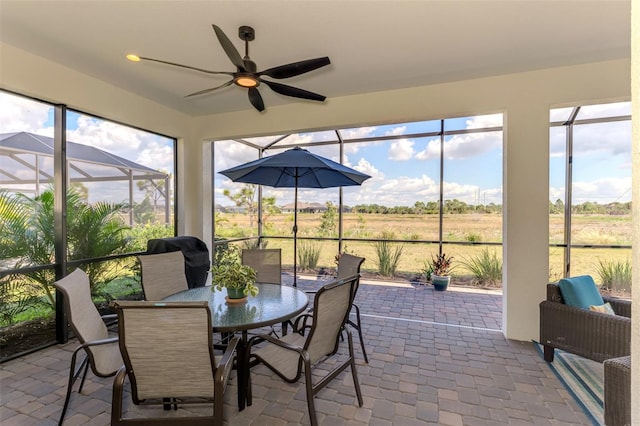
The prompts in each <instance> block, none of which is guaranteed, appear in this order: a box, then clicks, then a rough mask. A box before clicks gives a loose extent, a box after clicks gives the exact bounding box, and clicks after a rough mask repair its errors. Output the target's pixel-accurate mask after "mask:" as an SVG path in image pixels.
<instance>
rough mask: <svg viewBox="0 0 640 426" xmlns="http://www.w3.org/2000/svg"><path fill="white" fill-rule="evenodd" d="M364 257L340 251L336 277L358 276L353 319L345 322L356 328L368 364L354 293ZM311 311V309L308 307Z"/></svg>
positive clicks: (357, 282) (310, 292)
mask: <svg viewBox="0 0 640 426" xmlns="http://www.w3.org/2000/svg"><path fill="white" fill-rule="evenodd" d="M365 260H366V259H365V258H364V257H358V256H354V255H352V254H348V253H342V254H341V255H340V260H339V261H338V272H337V278H339V279H340V278H342V279H344V278H348V277H351V276H353V275H357V276H358V280H357V281H356V283H355V285H354V286H353V294H352V295H351V296H352V298H353V306H352V310H353V311H354V313H355V320H352V319H351V317H350V316H348V317H347V324H349V325H350V326H351V327H353V328H354V329H356V331H357V332H358V337H359V339H360V347H361V348H362V355H363V357H364V361H365V362H366V363H367V364H368V363H369V357H368V356H367V350H366V349H365V347H364V337H363V336H362V323H361V322H360V307H359V306H358V305H357V304H356V303H355V299H356V295H357V293H358V288H359V287H360V267H361V266H362V264H363V263H364V261H365ZM306 293H308V294H315V293H316V292H313V291H308V292H306ZM310 311H311V309H310ZM311 320H312V319H311V318H306V319H305V323H304V324H303V325H302V326H301V329H302V330H300V331H302V332H304V329H305V328H308V327H309V326H310V325H311ZM299 327H300V326H299Z"/></svg>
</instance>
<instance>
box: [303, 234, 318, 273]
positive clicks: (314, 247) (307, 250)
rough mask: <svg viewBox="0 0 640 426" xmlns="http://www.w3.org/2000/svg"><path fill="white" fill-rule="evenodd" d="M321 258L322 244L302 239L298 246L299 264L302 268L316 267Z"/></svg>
mask: <svg viewBox="0 0 640 426" xmlns="http://www.w3.org/2000/svg"><path fill="white" fill-rule="evenodd" d="M318 259H320V244H318V243H315V242H310V241H301V242H300V245H299V246H298V264H299V266H300V269H302V270H309V269H315V268H316V266H318Z"/></svg>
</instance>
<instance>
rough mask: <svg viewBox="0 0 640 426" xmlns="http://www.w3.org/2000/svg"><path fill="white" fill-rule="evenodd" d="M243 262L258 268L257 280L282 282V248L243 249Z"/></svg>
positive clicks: (261, 281) (274, 282) (273, 282)
mask: <svg viewBox="0 0 640 426" xmlns="http://www.w3.org/2000/svg"><path fill="white" fill-rule="evenodd" d="M242 264H243V265H248V266H251V267H252V268H253V269H255V270H256V282H259V283H270V284H282V261H281V250H280V249H243V250H242Z"/></svg>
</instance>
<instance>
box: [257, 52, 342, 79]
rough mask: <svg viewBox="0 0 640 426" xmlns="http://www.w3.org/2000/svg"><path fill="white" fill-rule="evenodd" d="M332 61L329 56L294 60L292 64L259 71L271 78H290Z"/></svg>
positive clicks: (260, 73)
mask: <svg viewBox="0 0 640 426" xmlns="http://www.w3.org/2000/svg"><path fill="white" fill-rule="evenodd" d="M330 63H331V61H330V60H329V58H328V57H327V56H325V57H323V58H315V59H307V60H306V61H300V62H293V63H291V64H287V65H281V66H279V67H273V68H269V69H268V70H264V71H261V72H259V73H258V75H266V76H269V77H271V78H278V79H280V78H289V77H294V76H296V75H300V74H304V73H306V72H309V71H313V70H316V69H318V68H322V67H324V66H326V65H329V64H330Z"/></svg>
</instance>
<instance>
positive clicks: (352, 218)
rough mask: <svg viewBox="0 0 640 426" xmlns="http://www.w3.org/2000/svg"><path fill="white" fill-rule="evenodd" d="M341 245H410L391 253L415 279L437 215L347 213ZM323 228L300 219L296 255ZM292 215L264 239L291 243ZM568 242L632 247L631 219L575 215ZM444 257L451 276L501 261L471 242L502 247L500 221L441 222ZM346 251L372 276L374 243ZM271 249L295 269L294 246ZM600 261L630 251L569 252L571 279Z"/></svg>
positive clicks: (231, 224)
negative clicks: (487, 259) (485, 257)
mask: <svg viewBox="0 0 640 426" xmlns="http://www.w3.org/2000/svg"><path fill="white" fill-rule="evenodd" d="M222 218H223V221H222V222H220V223H219V224H218V225H217V227H216V236H217V237H227V238H232V237H241V236H251V235H256V234H257V228H256V231H254V233H253V234H252V233H251V232H250V231H249V229H250V228H249V221H248V217H247V216H246V215H244V214H222ZM343 220H344V230H343V232H344V234H343V235H344V238H345V239H350V238H353V239H376V238H380V237H381V235H382V234H383V232H384V233H388V234H391V235H393V237H392V238H393V239H398V240H407V241H408V242H404V243H397V244H393V246H392V247H402V256H401V259H400V264H399V267H398V271H399V272H401V273H403V274H409V275H411V274H419V273H420V272H421V271H422V270H423V269H424V268H425V262H427V261H428V260H429V259H430V258H431V256H432V255H433V254H435V253H437V252H438V245H437V244H429V243H425V242H421V241H425V240H426V241H437V240H438V225H439V221H438V216H437V215H420V216H417V215H382V214H356V213H345V214H344V215H343ZM320 224H321V214H313V213H299V214H298V250H300V246H301V245H303V244H305V237H307V238H309V237H317V236H319V234H318V228H319V226H320ZM292 227H293V214H292V213H287V214H274V215H270V216H269V217H268V218H267V220H266V226H265V232H264V234H265V235H269V236H286V237H291V236H292V235H293V233H292ZM572 229H573V234H572V239H573V243H574V244H594V245H631V233H632V232H631V231H632V226H631V217H630V216H606V215H574V217H573V219H572ZM549 239H550V242H551V243H560V242H561V241H562V240H563V217H562V216H561V215H551V216H550V219H549ZM443 241H445V242H447V243H449V244H445V245H444V249H443V250H444V252H445V253H447V254H451V255H453V256H454V265H457V266H456V268H455V269H454V271H453V275H454V276H455V275H466V274H468V271H466V270H465V268H464V267H462V265H461V264H460V261H461V260H465V259H469V258H471V257H474V256H478V255H479V254H480V253H481V251H482V250H487V249H488V250H490V251H495V252H496V253H497V254H498V256H500V257H501V256H502V246H478V245H471V244H469V243H471V242H484V243H486V242H491V243H500V242H501V241H502V216H501V215H492V214H455V215H447V216H445V217H444V218H443ZM312 244H318V245H319V246H320V259H319V262H318V266H319V267H325V268H334V267H335V263H334V256H335V254H336V253H337V252H338V243H337V241H321V242H320V241H314V242H313V243H312ZM345 244H346V249H347V251H348V252H350V253H355V254H357V255H359V256H363V257H365V258H367V261H366V262H365V263H364V265H363V269H364V270H366V271H369V272H376V271H377V270H378V267H377V256H376V252H375V246H374V243H371V242H359V241H346V242H345ZM268 246H269V247H271V248H277V247H280V248H282V258H283V264H284V265H285V266H287V265H293V243H292V242H291V241H290V240H285V239H271V240H269V242H268ZM562 256H563V250H562V249H561V248H554V247H550V249H549V262H550V267H549V276H550V278H551V279H557V278H558V277H560V275H561V271H562V262H563V257H562ZM598 259H606V260H614V261H627V260H629V261H630V259H631V250H630V249H611V248H594V249H586V248H585V249H577V248H574V249H572V270H571V275H579V274H592V275H594V276H595V274H596V273H595V271H596V267H597V263H598Z"/></svg>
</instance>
